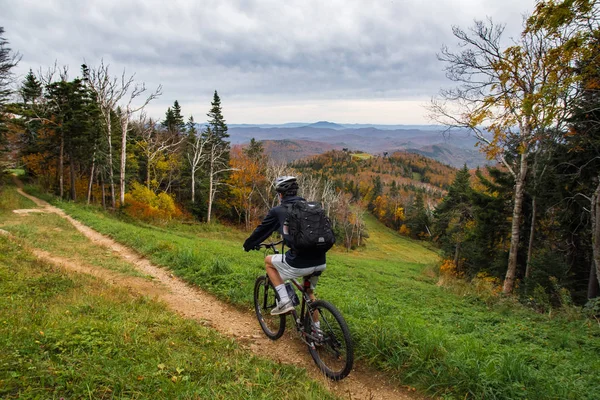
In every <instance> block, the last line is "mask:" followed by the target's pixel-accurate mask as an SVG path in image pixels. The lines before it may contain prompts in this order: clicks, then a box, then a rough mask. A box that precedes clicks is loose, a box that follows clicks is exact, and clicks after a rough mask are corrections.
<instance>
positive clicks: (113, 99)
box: [82, 60, 133, 208]
mask: <svg viewBox="0 0 600 400" xmlns="http://www.w3.org/2000/svg"><path fill="white" fill-rule="evenodd" d="M82 68H83V74H84V79H85V80H86V82H87V83H88V84H89V86H90V88H91V89H92V91H93V92H94V94H95V95H96V101H97V103H98V107H99V108H100V112H101V114H102V118H103V121H104V133H105V135H106V141H107V151H108V157H107V163H108V181H109V182H108V184H109V187H110V198H111V206H112V207H113V208H115V207H116V197H115V179H114V160H113V143H112V142H113V140H112V134H113V133H112V118H113V115H114V113H115V110H116V108H117V104H118V103H119V101H121V99H122V98H123V97H124V96H125V95H126V94H127V92H128V91H129V88H130V86H131V84H132V83H133V76H130V77H126V75H125V71H123V74H122V75H121V79H120V80H119V78H117V77H112V76H111V75H110V73H109V66H108V65H107V64H106V65H105V64H104V60H101V61H100V65H99V66H98V67H97V68H92V69H89V68H88V67H87V66H86V65H84V66H83V67H82ZM92 159H93V160H94V162H93V163H92V165H95V160H96V152H95V151H94V153H93V154H92Z"/></svg>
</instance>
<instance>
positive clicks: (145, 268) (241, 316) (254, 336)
mask: <svg viewBox="0 0 600 400" xmlns="http://www.w3.org/2000/svg"><path fill="white" fill-rule="evenodd" d="M15 182H16V183H17V187H18V189H17V190H18V192H19V193H20V194H21V195H23V196H25V197H27V198H28V199H30V200H32V201H33V202H35V203H36V204H37V206H38V207H39V208H38V209H32V210H14V212H16V213H19V214H22V215H26V214H27V213H29V212H47V213H55V214H58V215H60V216H61V217H63V218H65V219H66V220H68V221H69V222H70V223H71V224H72V225H73V226H74V227H75V228H76V229H77V230H78V231H79V232H81V233H82V234H83V235H85V236H86V237H87V238H88V239H89V240H91V241H92V242H93V243H94V244H96V245H99V246H104V247H106V248H108V249H110V250H111V251H113V253H115V254H116V255H118V256H120V257H122V258H124V259H125V260H127V261H128V262H130V263H131V264H132V265H133V266H134V267H135V268H136V269H137V270H138V271H140V272H141V273H143V274H144V275H146V276H149V277H151V278H152V279H145V278H140V277H134V276H128V275H125V274H121V273H118V272H115V271H110V270H106V269H101V268H97V267H93V266H90V265H85V264H81V263H77V262H74V261H72V260H69V259H67V258H65V257H58V256H55V255H52V254H50V253H49V252H47V251H43V250H40V249H36V248H34V247H32V246H29V250H30V251H32V252H33V253H34V254H35V255H36V256H37V257H38V258H40V259H43V260H45V261H48V262H50V263H53V264H55V265H58V266H61V267H63V268H65V269H67V270H71V271H74V272H78V273H85V274H89V275H92V276H94V277H97V278H98V279H101V280H103V281H106V282H108V283H109V284H112V285H116V286H119V287H125V288H127V289H128V290H129V291H130V292H131V293H132V294H133V295H143V296H148V297H150V298H152V299H155V300H158V301H162V302H164V303H165V304H166V305H167V306H168V307H169V308H170V309H171V310H173V311H175V312H177V313H178V314H179V315H181V316H183V317H184V318H191V319H194V320H197V321H200V322H201V323H202V324H204V325H207V326H210V327H212V328H214V329H216V330H217V331H219V332H221V333H222V334H224V335H228V336H231V337H234V338H235V339H236V341H237V342H238V343H239V344H240V345H241V346H243V347H244V348H247V349H249V350H250V351H252V352H253V353H254V354H255V355H257V356H259V357H265V358H269V359H272V360H274V361H276V362H280V363H285V364H293V365H295V366H298V367H304V368H306V370H307V371H308V374H309V375H310V376H311V377H312V378H314V379H316V380H318V381H320V382H322V384H323V385H324V386H326V387H327V388H328V389H329V390H330V391H331V392H332V393H335V394H336V395H338V396H340V397H343V398H347V399H369V400H370V399H373V400H374V399H382V400H388V399H410V400H417V399H425V397H423V396H420V395H418V394H416V393H414V392H412V391H411V390H409V389H407V388H406V387H402V386H399V385H395V384H393V383H390V382H389V381H388V380H387V379H385V377H384V376H382V374H381V373H379V372H377V371H375V370H373V369H372V368H369V367H367V366H364V365H361V364H362V363H360V362H359V363H358V365H356V363H355V367H354V369H353V370H352V372H351V373H350V375H349V376H348V377H347V378H346V379H344V380H342V381H341V382H332V381H330V380H329V379H327V378H326V377H324V376H323V375H322V374H321V372H320V371H319V370H318V368H317V367H316V366H315V364H314V362H313V360H312V358H311V357H310V355H309V354H308V351H307V349H306V346H305V345H304V344H303V343H302V342H301V341H300V340H299V339H298V338H297V337H296V334H295V331H294V332H291V330H286V334H285V335H284V336H283V337H282V338H281V339H279V340H278V341H271V340H269V339H268V338H267V337H266V336H264V334H263V332H262V330H261V329H260V326H259V325H258V322H257V321H256V316H255V315H254V311H253V310H250V309H248V310H246V311H244V310H240V309H238V308H235V307H233V306H231V305H229V304H226V303H224V302H222V301H221V300H219V299H217V298H216V297H214V296H213V295H211V294H209V293H206V292H204V291H202V290H200V289H198V288H197V287H193V286H191V285H189V284H187V283H185V282H184V281H182V280H180V279H179V278H177V277H175V276H173V274H171V273H170V272H169V271H168V270H166V269H164V268H161V267H158V266H156V265H154V264H152V263H151V262H150V261H149V260H147V259H146V258H144V257H142V256H140V255H139V254H137V253H136V252H134V251H133V250H132V249H130V248H128V247H125V246H123V245H121V244H119V243H117V242H115V241H114V240H113V239H111V238H109V237H107V236H104V235H102V234H100V233H98V232H96V231H95V230H93V229H91V228H89V227H87V226H85V225H84V224H82V223H81V222H79V221H77V220H75V219H73V218H72V217H70V216H69V215H67V214H66V213H65V212H64V211H63V210H61V209H59V208H57V207H54V206H52V205H50V204H49V203H47V202H45V201H43V200H41V199H38V198H37V197H34V196H31V195H29V194H27V193H25V192H24V191H23V190H22V184H21V182H20V181H19V180H18V179H16V178H15ZM0 233H2V232H0ZM5 234H6V233H5Z"/></svg>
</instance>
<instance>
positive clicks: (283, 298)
mask: <svg viewBox="0 0 600 400" xmlns="http://www.w3.org/2000/svg"><path fill="white" fill-rule="evenodd" d="M275 289H276V290H277V293H278V294H279V301H280V303H281V304H285V303H287V302H288V301H290V296H288V292H287V289H286V288H285V284H283V283H282V284H281V285H277V286H275Z"/></svg>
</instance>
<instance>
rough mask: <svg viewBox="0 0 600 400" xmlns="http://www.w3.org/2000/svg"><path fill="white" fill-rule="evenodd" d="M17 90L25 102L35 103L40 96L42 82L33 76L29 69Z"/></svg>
mask: <svg viewBox="0 0 600 400" xmlns="http://www.w3.org/2000/svg"><path fill="white" fill-rule="evenodd" d="M19 92H20V94H21V97H22V98H23V103H25V104H31V103H35V102H36V101H37V100H38V99H39V98H40V97H41V96H42V84H41V83H40V82H39V81H38V79H37V78H36V77H35V75H34V74H33V71H32V70H31V69H30V70H29V73H27V75H26V76H25V80H24V81H23V84H22V86H21V89H20V90H19Z"/></svg>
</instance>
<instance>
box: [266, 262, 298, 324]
mask: <svg viewBox="0 0 600 400" xmlns="http://www.w3.org/2000/svg"><path fill="white" fill-rule="evenodd" d="M272 257H273V256H272V255H271V256H266V257H265V269H266V270H267V275H269V279H270V280H271V282H272V283H273V286H275V290H277V294H278V295H279V303H278V304H277V307H275V308H274V309H273V310H271V314H272V315H278V314H285V313H286V312H289V311H292V310H293V308H294V305H293V304H292V301H291V299H290V296H289V295H288V292H287V289H286V287H285V284H284V283H283V279H281V275H280V274H279V271H278V270H277V268H276V267H275V266H274V265H273V262H272Z"/></svg>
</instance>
